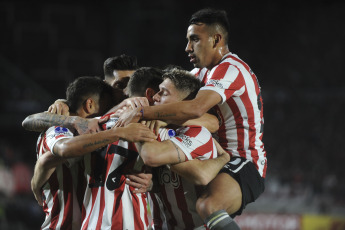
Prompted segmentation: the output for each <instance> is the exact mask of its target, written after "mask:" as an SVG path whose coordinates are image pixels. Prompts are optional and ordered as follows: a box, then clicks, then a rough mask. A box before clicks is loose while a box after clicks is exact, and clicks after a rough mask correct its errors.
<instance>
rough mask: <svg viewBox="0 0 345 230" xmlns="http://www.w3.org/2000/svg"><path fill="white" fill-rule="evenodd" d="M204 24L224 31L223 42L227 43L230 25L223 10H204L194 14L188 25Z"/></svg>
mask: <svg viewBox="0 0 345 230" xmlns="http://www.w3.org/2000/svg"><path fill="white" fill-rule="evenodd" d="M199 23H204V24H206V25H208V26H215V25H218V26H220V27H221V28H222V30H223V31H224V36H225V38H224V39H225V41H226V42H228V39H229V31H230V25H229V20H228V16H227V13H226V11H225V10H217V9H212V8H205V9H201V10H199V11H197V12H195V13H194V14H193V15H192V17H191V18H190V20H189V25H192V24H196V25H198V24H199Z"/></svg>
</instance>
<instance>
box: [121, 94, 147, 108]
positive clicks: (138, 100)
mask: <svg viewBox="0 0 345 230" xmlns="http://www.w3.org/2000/svg"><path fill="white" fill-rule="evenodd" d="M124 102H125V104H126V106H127V107H131V108H132V109H135V108H141V107H143V106H149V105H150V104H149V101H148V100H147V98H146V97H132V98H127V99H126V100H124Z"/></svg>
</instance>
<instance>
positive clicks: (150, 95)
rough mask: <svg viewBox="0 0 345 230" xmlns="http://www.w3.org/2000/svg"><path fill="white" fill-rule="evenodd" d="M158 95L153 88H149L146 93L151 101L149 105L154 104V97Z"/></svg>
mask: <svg viewBox="0 0 345 230" xmlns="http://www.w3.org/2000/svg"><path fill="white" fill-rule="evenodd" d="M155 94H156V91H155V90H154V89H151V88H147V89H146V92H145V96H146V98H147V100H148V101H149V104H150V105H152V104H153V103H154V100H153V96H154V95H155Z"/></svg>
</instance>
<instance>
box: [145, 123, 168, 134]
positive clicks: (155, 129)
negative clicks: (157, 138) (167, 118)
mask: <svg viewBox="0 0 345 230" xmlns="http://www.w3.org/2000/svg"><path fill="white" fill-rule="evenodd" d="M140 123H141V124H143V125H146V127H148V128H149V129H150V130H151V131H152V132H154V133H155V134H156V135H158V133H159V129H160V128H162V127H165V126H167V125H168V123H166V122H164V121H160V120H152V121H141V122H140Z"/></svg>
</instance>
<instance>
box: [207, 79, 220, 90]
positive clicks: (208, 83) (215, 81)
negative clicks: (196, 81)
mask: <svg viewBox="0 0 345 230" xmlns="http://www.w3.org/2000/svg"><path fill="white" fill-rule="evenodd" d="M206 85H214V86H215V87H219V88H221V89H223V88H224V87H223V84H222V83H220V81H219V80H214V79H211V80H208V81H207V83H206Z"/></svg>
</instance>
